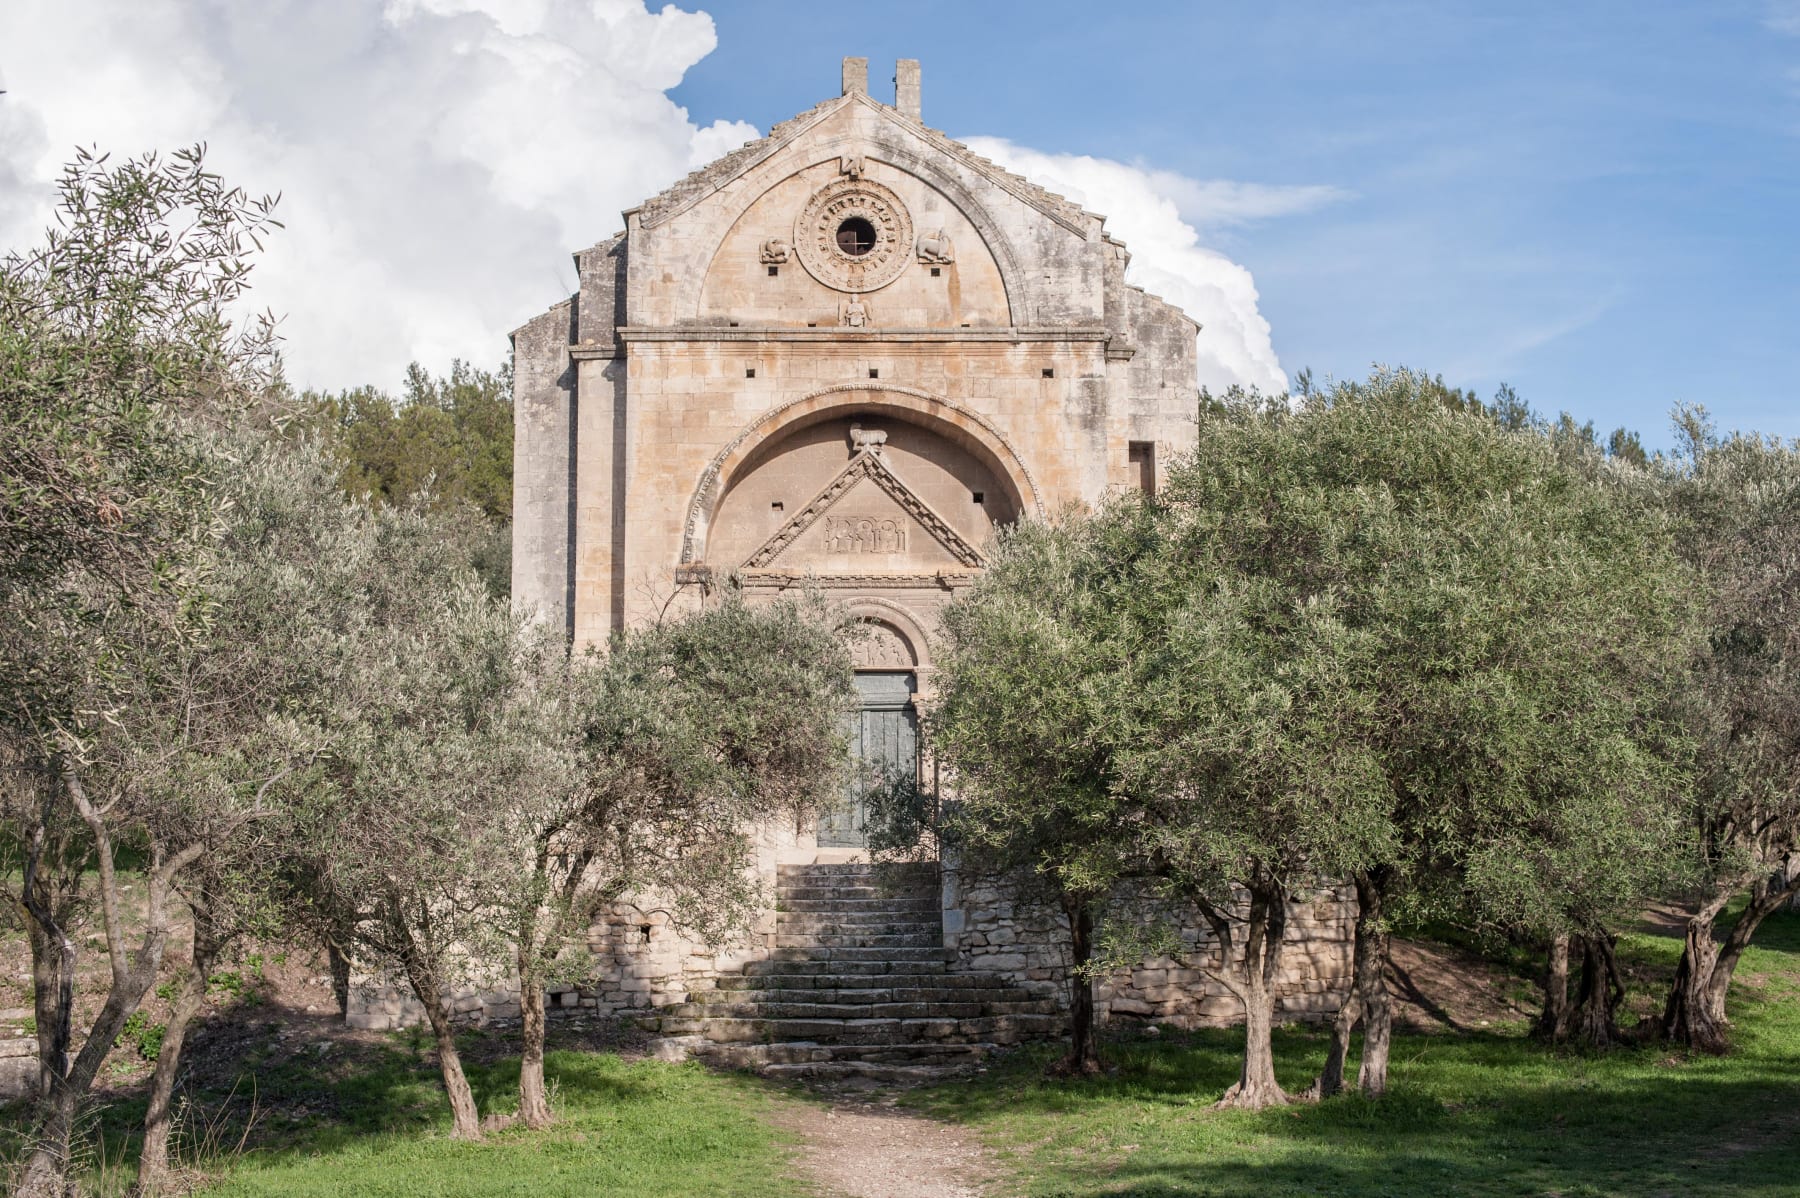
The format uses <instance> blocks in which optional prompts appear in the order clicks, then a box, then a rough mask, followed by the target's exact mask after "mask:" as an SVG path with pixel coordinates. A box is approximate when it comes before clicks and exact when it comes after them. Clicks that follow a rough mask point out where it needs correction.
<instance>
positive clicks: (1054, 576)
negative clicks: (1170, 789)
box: [926, 513, 1141, 1073]
mask: <svg viewBox="0 0 1800 1198" xmlns="http://www.w3.org/2000/svg"><path fill="white" fill-rule="evenodd" d="M1086 531H1087V525H1086V523H1085V521H1084V520H1083V519H1082V518H1081V517H1079V516H1078V515H1076V514H1073V513H1071V514H1069V515H1068V516H1067V517H1066V518H1065V519H1063V520H1061V521H1059V522H1058V523H1057V524H1056V525H1054V526H1051V525H1046V524H1026V525H1022V526H1019V527H1017V528H1014V529H1010V530H1005V531H1003V532H1002V534H1001V535H1000V537H999V539H998V542H997V544H996V546H995V551H994V554H993V556H992V560H991V561H990V563H989V566H988V569H987V571H986V572H985V573H984V574H983V576H982V577H981V578H980V579H979V580H978V581H977V582H976V584H975V586H974V587H973V588H972V589H971V591H970V592H969V594H968V595H967V596H965V597H964V598H962V599H960V600H958V601H957V602H956V603H953V604H952V605H950V607H949V608H948V609H947V610H946V611H945V614H944V620H943V627H944V634H945V645H944V647H943V652H942V653H941V655H940V662H939V670H938V676H937V689H938V700H937V702H936V703H935V704H933V706H932V709H931V710H930V711H929V712H928V713H927V720H926V731H927V735H928V738H929V743H930V745H931V748H932V751H933V752H934V753H935V754H937V755H938V757H939V759H940V760H941V761H942V762H943V763H944V765H945V766H946V767H947V768H948V770H949V773H950V778H951V783H950V789H951V793H952V794H953V795H954V800H953V802H951V803H950V804H949V805H948V806H947V808H946V810H945V814H944V817H943V822H942V827H941V828H940V829H939V836H940V839H941V842H942V844H943V846H944V849H945V850H946V852H947V854H948V859H949V860H951V861H953V862H954V867H955V868H956V869H957V871H958V872H959V873H962V874H963V875H965V876H966V877H970V878H985V879H987V880H989V881H992V882H994V883H996V884H998V885H1001V886H1003V887H1006V888H1009V889H1011V890H1012V891H1013V892H1014V893H1015V895H1016V896H1017V897H1018V898H1019V899H1020V900H1022V901H1025V902H1029V903H1033V904H1037V905H1042V906H1046V907H1048V908H1050V909H1051V910H1053V911H1055V912H1056V913H1057V914H1058V915H1060V916H1061V918H1062V923H1063V928H1064V930H1065V931H1066V934H1067V936H1068V943H1067V954H1066V955H1067V958H1068V961H1069V971H1068V986H1069V1051H1068V1054H1067V1056H1066V1057H1065V1058H1064V1060H1063V1061H1062V1063H1061V1065H1060V1066H1059V1068H1060V1070H1062V1071H1064V1072H1069V1073H1095V1072H1098V1071H1099V1070H1100V1069H1101V1068H1102V1064H1101V1060H1100V1054H1099V1045H1098V1041H1097V1039H1096V1038H1095V1028H1094V991H1093V987H1094V974H1095V972H1096V969H1097V962H1098V957H1099V955H1100V954H1098V953H1097V945H1096V918H1097V914H1098V912H1099V909H1100V908H1101V906H1102V905H1103V904H1104V903H1105V901H1106V900H1107V898H1108V897H1109V896H1111V895H1112V894H1114V893H1115V892H1116V890H1117V888H1118V884H1119V883H1120V881H1121V880H1123V879H1124V878H1127V877H1130V876H1134V875H1136V874H1139V873H1141V869H1139V859H1138V851H1137V847H1136V846H1135V845H1134V844H1133V843H1132V840H1131V832H1130V828H1129V824H1128V814H1127V812H1126V808H1125V804H1124V803H1123V802H1122V801H1121V798H1120V796H1119V794H1118V793H1117V769H1116V765H1115V761H1114V755H1113V752H1112V745H1111V744H1110V743H1109V742H1108V741H1106V740H1104V739H1101V738H1099V737H1096V736H1095V735H1094V729H1095V728H1096V726H1105V724H1106V723H1107V722H1108V720H1109V712H1110V709H1111V707H1112V705H1113V702H1114V700H1115V698H1116V696H1115V693H1114V691H1113V689H1112V687H1111V686H1110V685H1109V683H1110V681H1111V679H1113V678H1114V677H1115V676H1116V673H1117V671H1118V669H1119V668H1120V666H1121V660H1120V649H1121V646H1119V645H1117V644H1116V643H1114V642H1112V641H1111V640H1109V639H1108V638H1107V637H1106V636H1105V635H1104V629H1103V621H1102V619H1101V618H1100V617H1101V616H1102V615H1103V599H1102V597H1101V596H1100V594H1099V593H1098V589H1097V582H1098V579H1099V576H1100V575H1101V573H1102V572H1103V571H1104V569H1105V567H1106V563H1105V562H1104V561H1103V560H1101V559H1100V558H1099V557H1098V556H1097V555H1096V553H1095V552H1094V550H1095V548H1096V543H1095V542H1094V541H1093V540H1092V539H1090V538H1088V537H1087V536H1085V533H1086Z"/></svg>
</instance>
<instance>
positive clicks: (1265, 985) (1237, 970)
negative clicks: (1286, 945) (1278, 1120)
mask: <svg viewBox="0 0 1800 1198" xmlns="http://www.w3.org/2000/svg"><path fill="white" fill-rule="evenodd" d="M1250 881H1251V884H1250V886H1249V887H1248V890H1249V892H1250V911H1249V918H1248V919H1247V920H1246V922H1245V926H1244V948H1243V954H1242V956H1241V957H1238V954H1237V953H1236V951H1235V949H1234V945H1233V940H1234V936H1233V932H1232V928H1231V920H1230V918H1229V916H1228V915H1227V914H1226V913H1225V912H1223V911H1221V910H1219V909H1218V908H1217V907H1216V906H1214V905H1213V904H1212V902H1211V901H1210V900H1208V899H1207V898H1206V896H1204V895H1201V894H1190V895H1189V897H1190V898H1191V899H1192V900H1193V902H1194V905H1195V906H1196V907H1198V908H1199V910H1200V913H1201V915H1202V916H1203V917H1204V918H1205V919H1206V922H1207V924H1208V925H1209V926H1210V927H1211V928H1212V931H1213V937H1214V939H1215V940H1216V941H1217V942H1218V953H1217V962H1216V963H1215V964H1211V965H1207V966H1206V967H1205V968H1206V972H1207V973H1208V974H1209V975H1210V976H1211V977H1213V978H1214V979H1215V980H1217V981H1218V982H1219V984H1220V985H1222V986H1224V987H1225V988H1226V989H1227V990H1229V991H1230V992H1231V993H1232V995H1233V996H1235V997H1236V998H1237V1000H1238V1002H1240V1003H1241V1004H1243V1008H1244V1060H1243V1069H1242V1071H1241V1072H1240V1074H1239V1075H1238V1080H1237V1083H1236V1084H1235V1085H1233V1086H1232V1087H1231V1088H1230V1089H1228V1090H1226V1091H1225V1095H1224V1097H1222V1098H1220V1099H1219V1102H1218V1105H1219V1106H1221V1107H1242V1108H1245V1109H1249V1110H1260V1109H1261V1108H1263V1107H1267V1106H1275V1105H1278V1104H1280V1103H1285V1102H1289V1101H1291V1098H1290V1096H1289V1095H1288V1093H1287V1091H1285V1090H1283V1089H1282V1088H1281V1084H1280V1083H1279V1082H1278V1081H1276V1080H1275V1048H1274V1040H1273V1034H1274V1030H1275V981H1276V978H1277V977H1278V976H1279V970H1280V964H1281V942H1282V938H1283V937H1284V936H1285V935H1286V933H1287V904H1288V893H1287V888H1286V886H1284V885H1282V883H1281V882H1280V881H1279V880H1278V879H1276V878H1274V877H1272V876H1271V875H1269V874H1267V873H1264V872H1262V871H1260V870H1259V871H1257V872H1256V873H1254V874H1253V875H1252V877H1251V879H1250ZM1234 958H1235V960H1234Z"/></svg>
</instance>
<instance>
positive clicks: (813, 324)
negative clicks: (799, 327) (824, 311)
mask: <svg viewBox="0 0 1800 1198" xmlns="http://www.w3.org/2000/svg"><path fill="white" fill-rule="evenodd" d="M806 327H807V328H809V329H816V328H818V327H819V322H818V321H816V320H809V321H807V322H806Z"/></svg>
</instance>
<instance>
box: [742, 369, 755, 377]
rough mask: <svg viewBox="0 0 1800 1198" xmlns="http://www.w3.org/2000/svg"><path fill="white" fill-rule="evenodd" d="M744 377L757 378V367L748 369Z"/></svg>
mask: <svg viewBox="0 0 1800 1198" xmlns="http://www.w3.org/2000/svg"><path fill="white" fill-rule="evenodd" d="M744 377H745V378H747V379H753V378H755V377H756V367H754V366H750V367H746V368H745V370H744Z"/></svg>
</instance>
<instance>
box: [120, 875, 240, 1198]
mask: <svg viewBox="0 0 1800 1198" xmlns="http://www.w3.org/2000/svg"><path fill="white" fill-rule="evenodd" d="M222 948H223V942H222V940H221V938H219V937H217V936H215V934H214V932H213V930H212V924H211V921H210V920H209V919H208V917H207V915H206V907H205V904H204V902H200V903H196V904H195V907H194V948H193V954H192V956H191V958H190V960H189V963H188V971H187V976H186V977H184V978H183V979H182V982H181V989H180V990H179V991H177V992H176V994H175V1000H174V1002H173V1003H171V1004H170V1009H169V1022H168V1024H167V1025H166V1026H165V1028H164V1029H163V1039H162V1048H161V1050H160V1051H159V1052H158V1053H157V1054H156V1069H155V1071H154V1072H153V1073H152V1074H151V1077H150V1107H149V1109H148V1110H147V1111H145V1113H144V1147H143V1150H142V1151H141V1152H140V1153H139V1154H138V1176H137V1192H138V1193H139V1194H143V1195H149V1194H158V1193H161V1192H162V1190H163V1187H164V1186H165V1185H167V1184H168V1180H169V1133H170V1130H171V1121H172V1120H171V1113H172V1111H173V1109H174V1100H175V1078H176V1076H177V1074H178V1073H179V1072H180V1069H181V1049H182V1046H183V1045H184V1044H185V1043H186V1042H187V1033H188V1028H189V1026H190V1025H191V1024H192V1023H193V1020H194V1016H195V1015H196V1014H197V1013H198V1012H199V1010H200V1007H201V1005H202V1004H203V1003H204V1002H205V1001H206V985H207V980H208V979H209V978H210V977H211V976H212V971H213V966H214V965H215V964H217V962H218V959H219V952H220V950H221V949H222Z"/></svg>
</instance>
